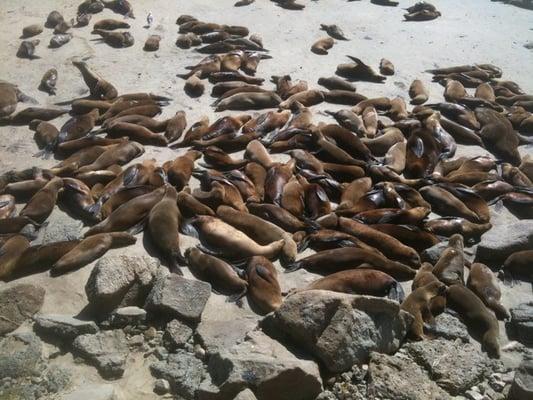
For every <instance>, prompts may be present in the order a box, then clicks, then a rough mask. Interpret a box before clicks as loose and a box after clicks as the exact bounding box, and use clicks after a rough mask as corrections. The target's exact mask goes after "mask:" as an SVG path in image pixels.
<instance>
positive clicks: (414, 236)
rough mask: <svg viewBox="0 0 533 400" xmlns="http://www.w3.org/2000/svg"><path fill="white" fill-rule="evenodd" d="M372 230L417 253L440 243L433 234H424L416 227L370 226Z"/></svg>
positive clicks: (424, 232)
mask: <svg viewBox="0 0 533 400" xmlns="http://www.w3.org/2000/svg"><path fill="white" fill-rule="evenodd" d="M372 228H373V229H376V230H378V231H380V232H383V233H386V234H387V235H389V236H392V237H394V238H396V239H398V240H399V241H400V242H402V243H403V244H404V245H406V246H408V247H412V248H413V249H415V250H416V251H418V252H421V251H423V250H425V249H427V248H429V247H432V246H434V245H436V244H437V243H439V242H440V240H439V239H438V238H437V237H436V236H435V235H434V234H432V233H430V232H426V231H424V230H422V229H420V228H418V227H416V226H410V225H395V224H375V225H372Z"/></svg>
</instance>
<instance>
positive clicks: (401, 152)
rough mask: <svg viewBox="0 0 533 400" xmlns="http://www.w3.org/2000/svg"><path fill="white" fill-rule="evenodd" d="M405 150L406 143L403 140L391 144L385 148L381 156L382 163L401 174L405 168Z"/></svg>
mask: <svg viewBox="0 0 533 400" xmlns="http://www.w3.org/2000/svg"><path fill="white" fill-rule="evenodd" d="M406 150H407V147H406V143H405V142H403V141H401V142H397V143H395V144H393V145H392V146H391V147H390V148H389V149H388V150H387V153H386V154H385V156H384V158H383V164H384V165H385V166H386V167H387V168H389V169H391V170H392V171H394V172H396V173H397V174H401V173H402V172H403V171H404V169H405V163H406Z"/></svg>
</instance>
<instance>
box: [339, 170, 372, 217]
mask: <svg viewBox="0 0 533 400" xmlns="http://www.w3.org/2000/svg"><path fill="white" fill-rule="evenodd" d="M371 187H372V179H370V178H368V177H365V178H359V179H355V180H353V181H352V182H351V183H349V184H347V185H346V186H345V188H344V190H343V192H342V196H341V202H340V203H339V205H338V207H337V210H343V209H350V208H352V207H353V206H355V204H357V202H358V201H359V200H360V199H361V197H363V196H364V195H365V194H366V193H367V192H368V191H369V190H370V188H371Z"/></svg>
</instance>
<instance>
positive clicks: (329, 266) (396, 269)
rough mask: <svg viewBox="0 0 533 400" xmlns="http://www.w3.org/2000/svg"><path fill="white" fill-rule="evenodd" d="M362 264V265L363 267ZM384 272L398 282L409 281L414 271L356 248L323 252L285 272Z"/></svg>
mask: <svg viewBox="0 0 533 400" xmlns="http://www.w3.org/2000/svg"><path fill="white" fill-rule="evenodd" d="M363 264H364V265H363ZM361 266H362V267H363V268H365V269H368V268H370V269H376V270H378V271H382V272H385V273H387V274H389V275H390V276H392V277H393V278H395V279H397V280H399V281H406V280H411V279H413V277H414V276H415V274H416V271H415V270H414V269H412V268H411V267H409V266H407V265H405V264H402V263H400V262H397V261H393V260H391V259H389V258H387V257H385V256H383V255H380V254H379V253H377V252H376V251H372V250H368V249H362V248H357V247H345V248H340V249H332V250H324V251H321V252H319V253H316V254H313V255H311V256H308V257H305V258H303V259H301V260H298V261H296V262H294V263H292V264H291V265H290V266H289V268H287V272H292V271H296V270H298V269H300V268H304V269H306V270H308V271H310V272H320V273H324V272H328V273H331V272H338V271H344V270H347V269H353V268H357V267H361Z"/></svg>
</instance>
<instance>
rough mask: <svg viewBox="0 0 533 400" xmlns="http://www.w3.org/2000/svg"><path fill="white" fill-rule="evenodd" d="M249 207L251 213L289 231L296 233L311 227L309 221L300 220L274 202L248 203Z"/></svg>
mask: <svg viewBox="0 0 533 400" xmlns="http://www.w3.org/2000/svg"><path fill="white" fill-rule="evenodd" d="M247 207H248V210H249V211H250V213H251V214H253V215H257V216H258V217H260V218H263V219H264V220H267V221H270V222H272V223H273V224H276V225H277V226H279V227H281V228H282V229H283V230H285V231H287V232H290V233H294V232H298V231H302V230H306V229H309V225H308V224H307V223H305V222H303V221H301V220H299V219H298V218H296V217H295V216H294V215H292V214H291V213H290V212H288V211H287V210H285V209H284V208H282V207H279V206H276V205H274V204H265V203H263V204H260V203H248V205H247Z"/></svg>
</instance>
